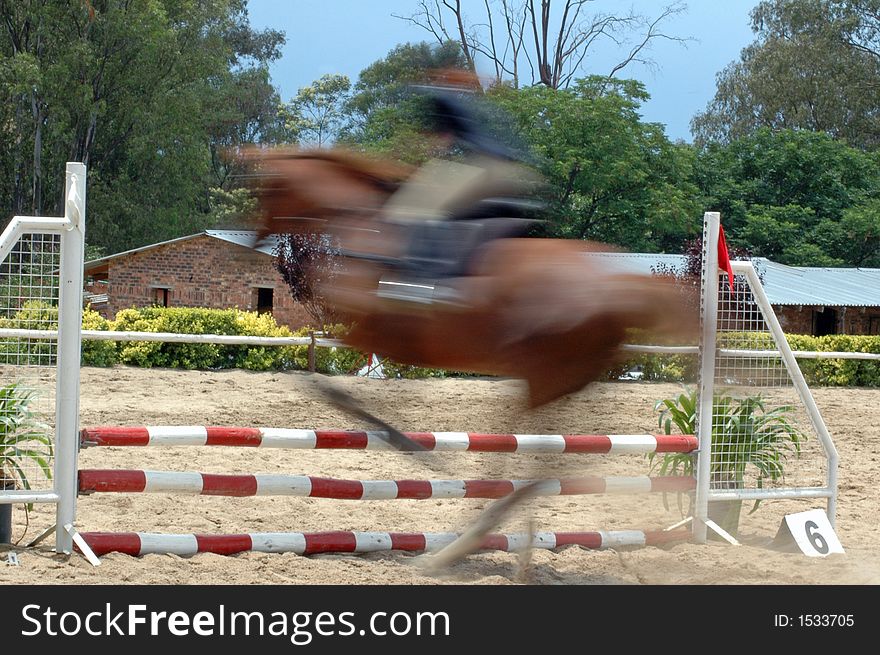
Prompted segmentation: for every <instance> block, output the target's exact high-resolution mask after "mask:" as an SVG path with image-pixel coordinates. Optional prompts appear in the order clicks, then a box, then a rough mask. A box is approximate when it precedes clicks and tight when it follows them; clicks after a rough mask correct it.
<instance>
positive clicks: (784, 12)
mask: <svg viewBox="0 0 880 655" xmlns="http://www.w3.org/2000/svg"><path fill="white" fill-rule="evenodd" d="M751 19H752V29H753V31H754V32H755V33H756V36H757V38H756V40H755V41H754V42H753V43H752V44H751V45H749V46H748V47H746V48H745V49H744V50H743V51H742V55H741V57H740V60H739V61H736V62H732V63H731V64H729V65H728V66H727V67H726V68H725V69H724V70H723V71H721V73H719V75H718V79H717V91H716V94H715V97H714V98H713V100H712V101H711V102H710V103H709V105H708V107H707V108H706V110H705V111H704V112H702V113H699V114H697V115H696V116H695V117H694V119H693V121H692V123H691V127H692V131H693V133H694V135H695V137H696V140H697V142H698V143H705V142H709V141H722V142H727V141H731V140H734V139H736V138H739V137H742V136H746V135H748V134H751V133H753V132H754V131H755V130H757V129H758V128H760V127H768V128H771V129H785V128H788V129H806V130H812V131H824V132H828V133H829V134H831V135H832V136H834V137H836V138H841V139H844V140H846V141H847V142H848V143H850V144H851V145H855V146H858V147H865V148H873V147H875V146H877V145H878V144H880V118H878V116H877V111H876V108H877V106H878V103H880V0H764V1H763V2H760V3H759V4H758V5H757V6H756V7H755V8H754V9H753V10H752V13H751Z"/></svg>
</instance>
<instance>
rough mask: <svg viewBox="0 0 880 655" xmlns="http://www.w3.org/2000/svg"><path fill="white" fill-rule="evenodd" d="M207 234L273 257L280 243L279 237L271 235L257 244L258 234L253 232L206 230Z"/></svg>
mask: <svg viewBox="0 0 880 655" xmlns="http://www.w3.org/2000/svg"><path fill="white" fill-rule="evenodd" d="M205 234H207V235H208V236H209V237H214V238H215V239H221V240H222V241H228V242H229V243H234V244H235V245H237V246H243V247H245V248H253V249H254V250H256V251H257V252H261V253H263V254H265V255H273V254H274V253H273V250H274V249H275V244H277V243H278V237H277V236H276V235H274V234H269V235H267V236H266V237H265V238H264V239H262V240H260V241H259V242H257V233H256V232H254V231H253V230H205Z"/></svg>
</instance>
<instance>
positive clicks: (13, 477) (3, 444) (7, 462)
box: [0, 382, 53, 489]
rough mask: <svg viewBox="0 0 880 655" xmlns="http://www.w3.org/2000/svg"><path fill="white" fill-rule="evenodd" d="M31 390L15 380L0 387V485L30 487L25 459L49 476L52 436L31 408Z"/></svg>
mask: <svg viewBox="0 0 880 655" xmlns="http://www.w3.org/2000/svg"><path fill="white" fill-rule="evenodd" d="M35 393H36V392H35V391H34V390H33V389H29V388H27V387H24V386H22V385H21V383H19V382H14V383H12V384H7V385H5V386H3V387H0V486H6V485H8V484H9V483H12V484H13V485H14V486H15V487H16V488H17V489H30V488H31V484H30V481H29V480H28V475H27V468H28V467H27V466H26V465H25V464H26V463H27V462H34V463H36V464H37V466H38V467H39V468H40V470H42V472H43V473H44V474H45V476H46V477H47V478H51V477H52V466H51V460H52V454H53V447H52V437H51V436H50V429H49V426H48V425H46V424H45V423H43V422H41V421H40V420H38V418H37V416H36V414H35V413H34V411H33V409H32V405H33V401H34V398H35Z"/></svg>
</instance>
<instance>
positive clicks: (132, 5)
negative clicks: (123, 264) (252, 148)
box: [0, 0, 283, 252]
mask: <svg viewBox="0 0 880 655" xmlns="http://www.w3.org/2000/svg"><path fill="white" fill-rule="evenodd" d="M0 29H2V35H3V39H2V40H0V126H2V127H0V130H2V133H3V136H4V137H7V136H8V138H9V140H8V142H6V143H8V144H9V146H8V147H7V148H4V150H3V151H2V152H0V203H2V205H0V206H2V208H3V212H4V214H6V215H11V214H13V213H23V210H26V211H27V212H29V213H30V212H32V213H36V214H47V213H59V212H60V209H61V202H62V197H61V196H62V189H63V183H64V179H63V174H62V172H63V170H64V162H66V161H81V162H83V163H85V164H87V166H88V167H89V231H88V239H89V244H90V245H91V246H95V247H101V248H105V249H106V250H108V251H110V252H118V251H119V250H124V249H126V248H131V247H135V246H138V245H143V244H145V243H149V242H151V241H154V240H156V239H163V238H171V237H175V236H181V235H182V234H187V233H192V232H194V231H197V230H200V229H203V228H204V227H206V226H208V225H210V221H211V220H212V208H211V203H210V189H211V188H212V187H220V186H227V187H230V186H232V185H231V183H230V170H229V168H228V165H229V164H228V162H226V163H225V164H224V163H222V162H221V161H220V159H221V157H220V156H219V153H220V152H221V151H224V150H226V149H228V148H235V147H236V146H237V145H238V144H239V142H240V140H241V139H242V138H246V137H247V134H248V132H249V128H246V127H244V126H245V125H246V124H247V123H249V122H258V123H259V122H261V121H263V122H264V123H265V124H267V125H268V124H269V123H270V122H271V116H269V115H268V114H267V113H266V111H268V112H269V113H271V111H272V109H271V102H270V103H268V104H269V107H270V109H268V110H265V107H266V103H263V105H262V106H261V107H262V108H259V109H258V108H255V107H250V108H248V107H247V106H246V103H244V102H236V100H243V99H244V97H246V96H251V95H252V94H253V93H254V91H255V90H256V89H257V88H258V87H259V93H258V94H257V96H258V97H263V98H265V97H266V96H267V95H271V93H270V92H269V91H268V89H267V86H268V77H267V75H262V76H261V74H260V73H259V72H258V71H259V69H262V70H263V71H264V72H265V69H266V67H267V66H268V62H269V61H271V59H273V58H275V57H277V56H278V54H279V45H280V43H282V42H283V36H282V35H281V34H279V33H278V32H275V31H272V30H266V31H262V32H257V31H254V30H252V29H251V27H250V26H249V24H248V18H247V3H246V0H213V1H212V2H203V1H201V0H156V1H154V2H141V1H138V2H131V1H127V0H100V1H99V0H91V1H90V0H51V1H50V0H0ZM261 84H262V86H261ZM236 94H237V95H236ZM221 102H222V104H223V106H224V107H226V108H228V112H227V113H226V115H225V116H223V117H222V118H217V115H216V114H215V113H214V110H215V109H216V107H217V106H218V104H220V103H221ZM264 110H265V111H264ZM261 112H262V114H261ZM215 119H216V120H215ZM257 132H259V130H257Z"/></svg>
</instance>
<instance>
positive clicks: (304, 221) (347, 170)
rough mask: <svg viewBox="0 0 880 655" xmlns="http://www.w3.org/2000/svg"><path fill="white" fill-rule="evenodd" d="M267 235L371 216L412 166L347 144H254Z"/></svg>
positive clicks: (261, 222)
mask: <svg viewBox="0 0 880 655" xmlns="http://www.w3.org/2000/svg"><path fill="white" fill-rule="evenodd" d="M247 158H248V159H249V161H250V162H251V163H252V164H253V165H254V167H255V169H256V171H255V179H256V180H257V181H258V184H257V189H256V190H257V197H258V200H259V207H260V210H259V218H258V223H259V224H258V231H259V232H260V233H261V235H263V236H264V235H266V234H271V233H276V234H278V233H285V232H332V231H334V228H338V227H340V226H342V225H343V224H344V223H345V222H346V221H350V220H359V221H362V220H363V219H364V218H368V217H371V216H372V215H373V214H375V212H376V211H377V210H378V209H379V208H380V207H381V206H382V205H383V204H384V202H385V201H386V200H387V198H388V196H389V195H390V194H391V193H393V192H394V191H395V190H396V189H397V188H398V187H399V185H400V184H401V182H402V181H403V180H405V179H406V178H407V177H408V175H409V174H410V169H408V168H406V167H404V166H401V165H398V164H395V163H392V162H387V161H380V160H376V159H372V158H369V157H366V156H364V155H360V154H357V153H354V152H351V151H348V150H342V149H313V150H300V149H292V148H275V149H269V150H253V151H251V152H250V153H248V154H247Z"/></svg>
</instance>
